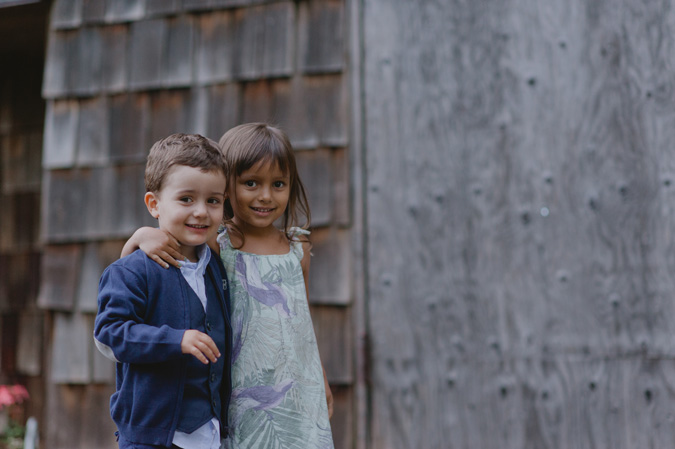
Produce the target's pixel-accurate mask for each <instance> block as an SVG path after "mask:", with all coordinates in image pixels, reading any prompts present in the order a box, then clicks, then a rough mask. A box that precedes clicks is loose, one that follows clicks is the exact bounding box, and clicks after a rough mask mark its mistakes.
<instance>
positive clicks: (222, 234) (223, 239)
mask: <svg viewBox="0 0 675 449" xmlns="http://www.w3.org/2000/svg"><path fill="white" fill-rule="evenodd" d="M216 242H218V246H219V247H220V249H221V250H223V249H225V248H227V247H228V246H231V245H230V235H229V234H228V233H227V228H226V227H225V226H221V227H219V228H218V236H217V237H216Z"/></svg>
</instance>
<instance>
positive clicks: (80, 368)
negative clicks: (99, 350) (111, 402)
mask: <svg viewBox="0 0 675 449" xmlns="http://www.w3.org/2000/svg"><path fill="white" fill-rule="evenodd" d="M89 327H90V326H89V325H88V323H87V319H86V317H85V316H84V315H83V314H81V313H62V312H56V313H55V314H54V331H53V332H54V334H53V336H52V347H51V358H50V359H51V362H50V366H51V376H50V381H51V382H53V383H56V384H84V383H88V382H90V380H91V373H90V369H89V366H90V365H91V352H90V341H91V339H92V335H93V332H92V330H90V328H89Z"/></svg>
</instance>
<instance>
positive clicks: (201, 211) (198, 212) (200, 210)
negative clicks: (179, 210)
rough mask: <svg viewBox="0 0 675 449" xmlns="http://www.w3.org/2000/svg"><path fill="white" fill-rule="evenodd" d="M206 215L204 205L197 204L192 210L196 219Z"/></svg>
mask: <svg viewBox="0 0 675 449" xmlns="http://www.w3.org/2000/svg"><path fill="white" fill-rule="evenodd" d="M205 214H206V206H204V205H203V204H196V205H195V208H194V209H193V210H192V215H194V216H195V217H202V216H204V215H205Z"/></svg>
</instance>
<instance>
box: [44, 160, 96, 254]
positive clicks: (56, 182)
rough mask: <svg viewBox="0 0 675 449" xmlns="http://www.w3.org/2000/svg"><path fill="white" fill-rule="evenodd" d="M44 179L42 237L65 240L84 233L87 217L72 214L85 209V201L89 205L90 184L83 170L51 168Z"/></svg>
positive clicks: (57, 240) (47, 239)
mask: <svg viewBox="0 0 675 449" xmlns="http://www.w3.org/2000/svg"><path fill="white" fill-rule="evenodd" d="M86 172H87V173H89V172H90V171H86ZM43 182H44V185H45V187H44V189H43V195H42V203H43V209H42V233H43V235H42V238H43V240H44V241H46V242H63V241H68V240H72V239H73V238H74V237H76V236H80V235H82V234H83V232H84V229H85V228H84V226H85V223H84V221H83V220H82V219H80V217H78V219H77V220H73V216H74V215H73V214H77V213H79V212H80V211H83V208H84V207H85V205H86V207H88V206H89V204H87V199H88V198H89V197H90V192H89V185H88V180H87V179H85V176H83V174H82V170H50V171H48V172H46V173H45V178H44V180H43ZM85 212H86V211H85Z"/></svg>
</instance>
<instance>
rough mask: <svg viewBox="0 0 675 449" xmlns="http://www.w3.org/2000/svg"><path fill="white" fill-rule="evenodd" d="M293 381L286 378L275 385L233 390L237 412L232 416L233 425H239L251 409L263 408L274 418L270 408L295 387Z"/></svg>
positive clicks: (233, 399)
mask: <svg viewBox="0 0 675 449" xmlns="http://www.w3.org/2000/svg"><path fill="white" fill-rule="evenodd" d="M293 383H294V382H293V380H292V379H285V380H283V381H281V382H279V383H278V384H276V385H274V386H271V385H259V386H255V387H249V388H236V389H234V390H232V398H231V400H232V401H234V402H235V403H236V405H237V408H236V410H237V412H236V414H235V415H234V416H232V417H231V421H230V422H231V425H232V426H237V425H238V424H239V421H240V420H241V417H242V415H243V414H244V413H246V412H247V411H249V410H262V411H264V412H265V413H266V414H267V416H268V417H269V419H274V417H273V416H272V415H271V414H270V413H269V411H268V410H270V409H272V408H274V407H276V406H277V405H279V404H280V403H281V401H282V400H283V399H284V397H285V396H286V393H287V392H288V390H290V389H291V388H293Z"/></svg>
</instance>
